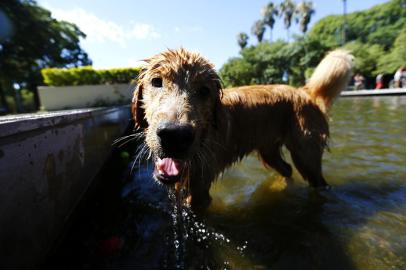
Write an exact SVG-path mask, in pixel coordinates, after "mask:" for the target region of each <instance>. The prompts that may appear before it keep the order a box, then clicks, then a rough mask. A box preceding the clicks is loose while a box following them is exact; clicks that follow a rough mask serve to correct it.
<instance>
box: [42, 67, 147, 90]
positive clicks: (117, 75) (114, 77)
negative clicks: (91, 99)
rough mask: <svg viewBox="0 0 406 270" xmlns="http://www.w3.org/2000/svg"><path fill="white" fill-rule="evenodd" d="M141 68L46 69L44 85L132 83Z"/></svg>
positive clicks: (43, 71)
mask: <svg viewBox="0 0 406 270" xmlns="http://www.w3.org/2000/svg"><path fill="white" fill-rule="evenodd" d="M139 72H140V68H116V69H104V70H103V69H101V70H96V69H93V68H92V67H90V66H85V67H77V68H69V69H65V68H45V69H43V70H41V73H42V76H43V77H44V83H45V84H46V85H50V86H68V85H86V84H113V83H130V82H131V81H132V80H135V79H136V78H137V77H138V74H139Z"/></svg>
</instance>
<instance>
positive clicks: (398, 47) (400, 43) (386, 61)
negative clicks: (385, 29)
mask: <svg viewBox="0 0 406 270" xmlns="http://www.w3.org/2000/svg"><path fill="white" fill-rule="evenodd" d="M404 65H406V28H404V29H403V31H402V32H400V33H399V35H398V37H397V38H396V40H395V42H394V44H393V47H392V49H391V50H390V52H389V54H387V55H383V56H382V57H381V58H379V59H378V67H377V70H376V73H377V74H379V73H383V74H388V73H395V72H396V70H397V69H398V68H399V67H400V66H404Z"/></svg>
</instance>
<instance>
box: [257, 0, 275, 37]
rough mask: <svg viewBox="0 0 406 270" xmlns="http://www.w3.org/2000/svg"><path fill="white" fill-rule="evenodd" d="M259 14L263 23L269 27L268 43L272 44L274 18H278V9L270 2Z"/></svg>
mask: <svg viewBox="0 0 406 270" xmlns="http://www.w3.org/2000/svg"><path fill="white" fill-rule="evenodd" d="M261 14H262V17H263V20H264V23H265V24H266V25H268V26H269V30H270V39H269V40H270V41H271V42H272V30H273V26H274V24H275V16H278V8H277V6H275V5H274V3H272V2H270V3H268V4H267V5H266V6H265V7H263V8H262V10H261Z"/></svg>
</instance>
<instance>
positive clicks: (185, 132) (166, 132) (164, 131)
mask: <svg viewBox="0 0 406 270" xmlns="http://www.w3.org/2000/svg"><path fill="white" fill-rule="evenodd" d="M157 135H158V137H159V140H160V143H161V147H162V149H163V151H164V153H165V154H166V155H169V156H174V157H179V155H182V154H184V153H185V152H186V151H187V150H188V148H189V147H190V145H191V144H192V143H193V140H194V130H193V127H192V126H191V125H188V124H179V123H174V122H163V123H161V124H159V125H158V128H157Z"/></svg>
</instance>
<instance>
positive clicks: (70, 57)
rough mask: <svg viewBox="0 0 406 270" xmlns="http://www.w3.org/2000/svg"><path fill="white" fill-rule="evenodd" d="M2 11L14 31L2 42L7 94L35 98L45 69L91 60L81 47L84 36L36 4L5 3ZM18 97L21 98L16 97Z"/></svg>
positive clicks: (1, 77)
mask: <svg viewBox="0 0 406 270" xmlns="http://www.w3.org/2000/svg"><path fill="white" fill-rule="evenodd" d="M0 11H2V12H3V14H4V17H5V19H6V20H7V21H8V22H9V24H10V25H11V29H13V31H12V32H11V34H10V35H8V36H7V37H5V38H3V40H0V42H1V47H0V84H1V86H2V87H0V89H1V88H2V89H3V90H4V91H5V93H6V94H8V95H10V94H11V93H13V92H15V88H16V86H17V88H20V89H23V88H24V89H28V90H30V91H32V92H33V93H34V94H35V97H36V102H37V105H38V103H39V100H38V95H37V91H36V87H37V85H39V84H41V83H42V77H41V73H40V70H41V69H42V68H45V67H77V66H82V65H90V64H91V60H90V59H89V58H88V56H87V54H86V52H84V51H83V49H82V48H81V47H80V45H79V39H80V38H85V34H84V33H83V32H81V31H80V30H79V28H78V27H77V26H76V25H74V24H72V23H68V22H64V21H57V20H55V19H54V18H52V17H51V13H50V12H49V11H48V10H46V9H44V8H41V7H39V6H38V5H37V3H36V1H34V0H2V1H1V2H0ZM15 96H16V97H18V94H17V95H15Z"/></svg>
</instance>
